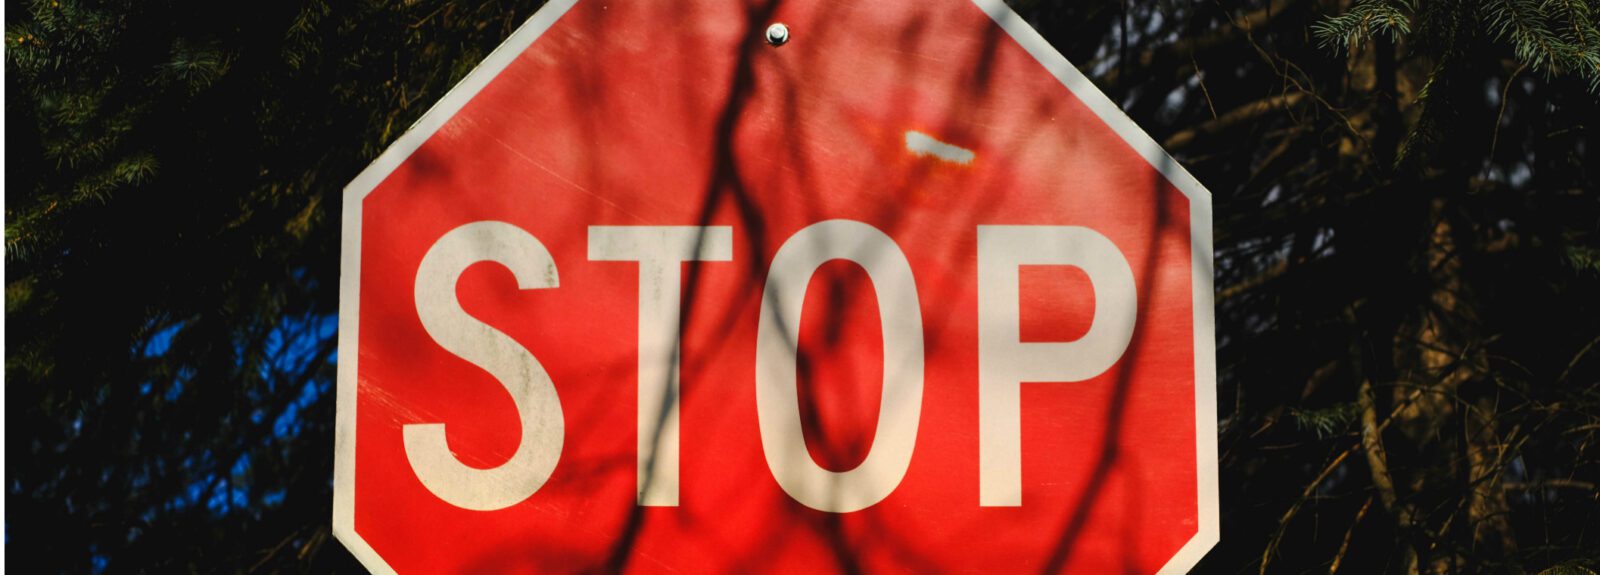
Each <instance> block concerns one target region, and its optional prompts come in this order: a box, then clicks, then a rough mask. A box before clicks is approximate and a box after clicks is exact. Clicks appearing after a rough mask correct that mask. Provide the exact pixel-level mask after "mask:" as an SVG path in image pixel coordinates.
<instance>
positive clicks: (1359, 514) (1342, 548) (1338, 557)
mask: <svg viewBox="0 0 1600 575" xmlns="http://www.w3.org/2000/svg"><path fill="white" fill-rule="evenodd" d="M1371 507H1372V496H1371V495H1368V496H1367V502H1366V503H1362V504H1361V509H1360V510H1358V511H1356V518H1355V519H1352V520H1351V521H1350V528H1349V529H1347V530H1345V532H1344V542H1343V543H1340V544H1339V552H1338V553H1337V554H1335V555H1334V556H1333V564H1332V565H1329V566H1328V575H1333V574H1334V573H1336V572H1338V571H1339V562H1340V561H1343V560H1344V553H1345V552H1346V551H1349V550H1350V537H1351V536H1352V535H1355V533H1356V526H1357V525H1360V524H1361V518H1363V517H1366V516H1367V509H1369V508H1371Z"/></svg>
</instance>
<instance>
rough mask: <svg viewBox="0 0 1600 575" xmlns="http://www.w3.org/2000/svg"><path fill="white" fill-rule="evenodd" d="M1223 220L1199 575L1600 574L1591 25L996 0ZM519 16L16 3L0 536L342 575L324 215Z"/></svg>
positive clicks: (116, 557)
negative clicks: (335, 530) (1169, 157)
mask: <svg viewBox="0 0 1600 575" xmlns="http://www.w3.org/2000/svg"><path fill="white" fill-rule="evenodd" d="M1014 6H1015V7H1016V8H1017V9H1018V10H1019V11H1020V12H1022V13H1023V14H1024V16H1026V17H1027V18H1028V19H1029V21H1030V22H1031V23H1032V24H1033V25H1034V26H1035V27H1036V28H1038V29H1039V30H1040V31H1041V33H1043V34H1044V35H1045V37H1046V38H1047V39H1049V40H1050V41H1051V43H1052V44H1054V45H1055V46H1056V47H1057V48H1058V49H1060V50H1061V51H1062V52H1063V53H1065V54H1066V55H1067V57H1068V58H1069V59H1071V60H1072V61H1073V62H1076V63H1078V64H1080V65H1081V66H1082V67H1083V69H1084V71H1085V72H1086V73H1088V74H1089V75H1090V76H1091V78H1093V79H1095V81H1096V83H1097V84H1098V85H1099V86H1101V88H1102V89H1103V90H1105V91H1106V92H1107V93H1108V94H1109V95H1111V96H1112V97H1113V99H1114V100H1116V101H1118V102H1119V103H1120V104H1121V105H1122V107H1123V109H1124V110H1125V111H1127V112H1128V114H1129V115H1130V116H1132V117H1133V118H1134V119H1135V120H1136V121H1138V122H1139V123H1140V125H1141V126H1143V127H1145V129H1146V130H1148V131H1149V132H1150V133H1151V134H1152V135H1154V136H1156V138H1157V139H1158V140H1160V141H1163V143H1164V144H1165V145H1166V147H1167V148H1168V149H1169V150H1170V151H1172V152H1173V154H1174V155H1175V156H1176V157H1177V158H1178V159H1179V160H1180V161H1182V162H1183V163H1184V164H1185V165H1186V166H1187V167H1188V168H1189V169H1190V170H1191V171H1192V172H1193V173H1194V174H1195V175H1196V176H1197V177H1198V178H1199V179H1200V180H1201V181H1202V182H1204V183H1205V184H1206V185H1207V187H1208V188H1210V190H1211V191H1212V193H1213V194H1215V198H1214V200H1215V202H1216V223H1215V228H1216V236H1217V237H1216V248H1217V254H1216V261H1217V264H1218V265H1217V286H1218V293H1217V301H1218V316H1217V317H1218V322H1217V326H1218V342H1219V346H1218V353H1219V371H1220V373H1219V385H1220V389H1219V397H1220V400H1221V413H1220V414H1219V415H1220V416H1221V417H1222V418H1223V420H1222V421H1223V424H1222V428H1221V431H1222V437H1221V443H1220V445H1221V450H1222V462H1221V463H1222V466H1221V467H1222V474H1223V477H1222V486H1223V501H1222V503H1223V540H1222V544H1221V545H1220V546H1219V547H1218V548H1217V549H1216V550H1214V551H1213V552H1212V553H1211V555H1210V556H1209V557H1208V558H1207V559H1206V560H1205V562H1203V563H1202V564H1201V566H1200V570H1202V571H1211V572H1242V571H1251V572H1303V571H1316V572H1322V571H1328V572H1335V571H1344V572H1351V573H1367V572H1380V571H1387V572H1456V571H1461V572H1517V571H1538V570H1542V569H1546V568H1550V567H1553V566H1560V567H1561V568H1566V569H1580V568H1584V566H1587V568H1588V569H1600V567H1597V566H1596V562H1597V561H1600V532H1595V529H1594V526H1595V525H1600V515H1597V513H1596V512H1597V511H1600V498H1597V495H1596V493H1597V488H1596V482H1597V481H1600V463H1597V461H1600V460H1597V457H1596V452H1597V449H1600V447H1597V440H1600V436H1597V434H1600V350H1597V349H1596V347H1597V344H1600V190H1597V186H1596V181H1597V176H1600V173H1597V171H1600V145H1597V143H1596V142H1595V140H1594V137H1593V135H1592V134H1593V131H1592V130H1593V128H1592V127H1591V126H1590V124H1592V123H1594V122H1595V120H1596V119H1597V118H1600V103H1597V97H1596V91H1597V90H1600V33H1597V30H1596V27H1595V18H1596V17H1597V16H1600V12H1597V10H1600V6H1597V3H1596V2H1595V1H1594V0H1482V1H1477V0H1433V1H1424V0H1357V1H1354V2H1349V1H1335V0H1277V1H1272V2H1266V1H1261V0H1257V1H1251V2H1242V3H1231V2H1230V3H1222V2H1206V1H1200V2H1182V3H1180V2H1171V1H1170V0H1117V1H1101V0H1089V1H1084V0H1074V1H1059V2H1047V1H1028V0H1019V1H1017V2H1014ZM536 7H537V6H536V5H534V3H531V2H509V1H508V2H454V1H448V0H416V1H414V2H366V1H357V2H323V1H317V0H302V1H296V2H278V3H268V4H264V5H259V6H257V5H252V6H249V7H248V8H247V9H243V8H241V7H238V6H232V5H227V4H217V3H202V2H195V1H192V0H187V1H186V0H145V1H137V2H136V1H132V0H36V1H28V2H22V1H17V0H11V1H8V3H7V9H8V16H7V22H6V34H5V43H6V64H5V65H6V72H5V81H6V119H7V121H8V124H7V131H6V144H7V150H8V151H7V156H6V161H7V163H8V165H7V169H6V176H5V177H6V181H5V183H6V192H7V193H6V200H5V201H6V225H5V246H6V247H5V249H6V255H5V257H6V263H7V268H6V278H5V281H6V327H7V331H8V335H9V336H10V338H9V340H8V343H9V347H8V348H7V351H6V366H5V375H6V383H5V389H6V391H5V393H6V402H7V403H6V405H7V410H8V413H7V416H8V421H9V426H10V427H9V428H8V429H7V445H6V457H7V477H6V483H5V485H6V498H7V509H8V511H7V517H6V538H7V544H8V551H9V552H10V559H11V561H13V562H15V564H16V565H17V566H21V565H23V564H26V565H28V566H29V567H30V568H32V567H35V566H42V567H44V568H45V569H46V570H60V571H73V572H81V571H101V570H113V571H157V572H165V571H212V570H224V571H254V570H306V569H310V570H328V569H337V570H353V569H356V568H357V567H356V566H355V564H354V563H353V562H352V561H351V560H350V558H349V557H348V556H347V554H346V553H345V552H344V551H343V549H342V548H341V547H340V546H339V545H338V544H336V543H333V544H330V541H329V533H328V520H329V516H330V513H329V510H328V506H329V502H330V500H331V485H330V477H331V466H332V446H333V441H332V426H333V399H332V396H331V394H329V393H328V392H329V391H330V390H331V388H332V385H333V381H332V379H333V375H332V364H333V362H334V361H336V350H335V348H334V343H335V339H334V326H335V324H336V321H335V319H334V318H335V314H336V313H337V296H336V292H337V288H336V286H337V278H338V272H337V269H338V253H337V249H336V246H337V245H338V233H339V230H338V222H339V213H338V211H339V206H340V202H339V197H340V190H341V188H342V187H343V185H344V184H345V183H346V182H348V181H349V180H350V178H352V177H353V176H354V175H355V174H356V173H357V172H358V171H359V170H360V169H361V168H362V167H363V166H364V165H365V164H366V163H367V162H368V161H370V160H371V159H372V158H373V157H375V156H376V155H377V153H378V152H379V151H381V150H382V149H383V147H384V146H385V145H386V144H387V143H388V142H391V141H392V140H394V139H395V138H396V137H397V136H398V135H399V134H400V133H401V132H403V131H404V129H405V127H406V126H409V125H410V123H411V122H412V121H413V120H415V119H416V118H417V117H419V116H420V115H421V113H422V112H423V110H424V109H426V107H427V106H428V105H430V104H432V103H433V102H434V101H436V100H437V99H438V98H439V97H440V96H441V95H442V94H443V93H444V91H445V90H447V89H448V88H449V87H450V86H451V85H453V84H454V82H455V81H456V80H457V79H459V78H460V77H461V76H462V75H464V74H465V73H466V72H467V71H468V70H470V69H471V67H472V66H473V65H475V64H476V63H477V62H478V61H479V60H480V59H481V58H482V57H483V56H484V55H485V54H487V52H488V50H490V49H492V48H493V47H494V46H495V45H497V44H499V42H500V41H501V40H503V39H504V38H505V37H506V36H507V35H508V34H509V33H510V31H511V30H512V29H513V28H514V27H515V26H516V25H518V24H520V23H521V22H522V21H523V20H524V19H526V18H527V16H528V15H530V14H531V13H532V12H533V10H534V9H536Z"/></svg>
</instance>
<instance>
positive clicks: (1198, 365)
mask: <svg viewBox="0 0 1600 575" xmlns="http://www.w3.org/2000/svg"><path fill="white" fill-rule="evenodd" d="M577 1H578V0H551V1H550V2H548V3H546V4H545V5H544V6H542V7H540V8H539V10H538V11H536V12H534V14H533V16H532V17H530V18H528V20H527V21H526V22H524V23H523V24H522V25H521V26H519V27H517V29H516V31H515V32H512V34H511V37H509V38H507V39H506V41H505V42H504V43H502V44H500V46H498V47H496V48H495V49H494V51H493V52H491V53H490V54H489V56H488V57H486V58H484V60H483V62H481V63H479V64H478V66H477V67H476V68H473V70H472V72H471V73H469V74H467V76H466V77H465V78H463V79H462V80H461V82H459V83H457V84H456V85H455V87H453V88H451V89H450V91H449V93H446V94H445V96H444V98H442V99H440V100H439V102H438V103H436V104H434V105H433V107H432V108H429V109H428V111H427V112H426V113H424V114H423V115H422V118H420V119H418V120H417V122H416V123H415V124H413V125H412V126H411V127H410V128H409V129H407V130H406V132H405V133H404V134H402V135H401V136H400V138H399V139H397V140H396V141H395V142H394V144H392V145H390V146H389V147H388V148H387V149H385V150H384V151H383V153H382V154H380V155H379V156H378V158H377V159H376V160H374V161H373V162H372V164H371V165H369V166H367V168H366V169H365V170H362V171H361V173H360V174H359V175H357V176H356V178H355V179H354V180H352V181H351V182H350V184H349V185H348V186H345V189H344V217H343V221H342V223H341V225H342V230H341V232H340V235H341V240H340V241H341V249H340V251H341V256H340V264H339V349H340V350H343V351H344V352H345V353H343V354H340V357H339V362H338V391H337V393H336V396H335V402H336V415H335V431H334V471H333V535H334V537H335V538H337V539H338V540H339V541H340V542H341V543H343V544H344V545H345V547H346V548H347V549H349V550H350V552H351V554H353V555H355V557H356V559H357V560H359V561H360V562H361V564H362V565H363V566H365V567H366V568H367V569H368V570H370V571H372V572H374V573H394V572H395V571H394V568H392V567H390V566H389V564H388V563H387V562H385V561H384V560H383V558H382V557H381V556H379V555H378V553H377V551H376V550H374V549H373V548H372V546H371V545H368V544H367V542H366V540H364V539H362V538H361V535H360V534H359V533H357V532H356V529H355V464H356V398H357V389H358V388H359V380H358V374H359V372H358V371H357V369H356V361H357V356H358V353H357V352H356V350H357V349H358V342H359V341H360V340H359V339H358V335H357V329H358V327H359V325H360V322H359V321H358V320H359V318H360V304H361V301H360V296H361V203H362V201H363V200H364V199H366V196H367V194H370V193H372V191H373V190H374V189H376V188H377V187H378V184H380V183H382V182H383V181H384V180H385V179H386V178H388V177H389V174H390V173H392V172H393V171H394V170H395V169H396V168H398V167H399V166H400V164H402V163H404V162H405V160H406V159H407V158H409V157H410V156H411V154H412V153H413V152H415V151H416V150H417V148H419V147H421V146H422V144H423V143H424V142H427V141H428V139H429V138H431V137H432V136H433V134H434V133H435V132H437V131H438V130H439V128H440V127H442V126H443V125H444V124H445V122H447V121H449V120H450V118H452V117H454V116H455V115H456V113H458V112H460V111H461V108H463V107H465V106H466V105H467V102H470V101H471V100H472V98H473V97H474V96H476V95H477V94H478V92H479V91H480V90H482V89H483V87H484V86H487V85H488V84H489V82H490V81H492V80H493V79H494V78H495V77H496V76H499V75H500V72H502V71H504V70H505V68H506V67H507V66H509V65H511V63H512V62H514V61H516V59H517V58H518V57H519V56H521V55H522V54H523V53H524V52H526V51H527V49H528V47H529V46H532V45H533V43H534V41H536V40H538V39H539V37H540V36H543V35H544V33H545V32H546V31H548V30H549V29H550V27H551V26H552V25H553V24H555V22H556V21H557V20H559V19H560V18H561V17H562V16H563V15H565V14H566V13H567V10H569V9H570V8H572V6H573V5H574V4H576V3H577ZM972 2H973V3H974V4H976V5H977V6H978V8H979V9H981V10H983V11H984V13H986V14H988V15H989V17H990V18H991V19H993V20H994V22H995V24H997V25H999V26H1000V28H1001V29H1003V30H1005V31H1006V33H1007V34H1009V35H1010V36H1011V39H1012V40H1014V41H1015V42H1017V44H1019V45H1021V46H1022V48H1023V49H1024V50H1026V51H1027V52H1028V54H1030V55H1032V56H1033V58H1034V60H1036V61H1037V62H1038V63H1039V64H1040V65H1041V66H1043V67H1044V68H1045V69H1046V70H1047V71H1049V72H1050V73H1051V74H1052V75H1054V76H1055V77H1056V80H1058V81H1060V82H1061V85H1062V86H1065V87H1066V88H1067V90H1068V91H1070V92H1072V94H1073V95H1074V96H1076V97H1077V98H1078V100H1080V101H1081V102H1083V104H1084V105H1085V106H1087V107H1088V108H1089V109H1090V110H1091V111H1093V112H1094V114H1095V115H1096V116H1098V117H1099V118H1100V120H1101V121H1103V122H1105V123H1106V125H1108V126H1110V127H1111V129H1112V131H1114V132H1116V134H1117V135H1118V136H1120V137H1121V138H1122V140H1123V141H1124V142H1126V143H1127V144H1128V146H1129V147H1131V148H1133V149H1134V151H1136V152H1138V153H1139V155H1140V156H1141V157H1143V158H1144V159H1145V161H1147V162H1149V163H1150V166H1151V167H1153V168H1155V169H1156V170H1157V171H1159V172H1161V174H1162V175H1163V176H1164V177H1166V178H1167V180H1168V181H1169V182H1171V183H1172V185H1173V186H1174V187H1176V188H1177V189H1178V191H1180V192H1182V193H1183V194H1184V195H1185V196H1187V197H1188V199H1189V214H1190V216H1189V227H1190V248H1191V251H1192V254H1193V257H1192V263H1191V268H1192V271H1193V285H1192V287H1191V290H1192V292H1193V294H1194V300H1193V307H1194V354H1195V362H1194V367H1195V396H1194V403H1195V457H1196V458H1197V459H1196V474H1197V482H1196V483H1197V488H1198V493H1197V495H1198V499H1197V501H1198V502H1199V525H1198V528H1197V531H1196V533H1195V535H1194V536H1193V537H1192V538H1191V539H1190V540H1189V541H1188V543H1186V544H1184V546H1183V547H1182V548H1180V549H1179V550H1178V552H1177V554H1175V555H1173V556H1172V558H1171V559H1170V560H1168V561H1167V563H1166V564H1165V565H1163V566H1162V568H1161V570H1160V571H1159V573H1164V574H1165V573H1186V572H1188V570H1189V569H1191V568H1193V567H1194V566H1195V564H1197V563H1199V562H1200V559H1201V558H1203V557H1205V555H1206V553H1207V552H1208V551H1210V550H1211V548H1212V547H1213V546H1215V545H1216V543H1217V541H1218V540H1219V539H1220V537H1221V526H1220V506H1219V503H1218V488H1219V485H1218V478H1217V390H1216V386H1217V382H1216V339H1215V317H1214V313H1215V312H1214V308H1213V305H1214V301H1213V292H1212V289H1213V287H1212V251H1211V250H1212V244H1211V237H1212V236H1211V192H1209V191H1207V190H1206V188H1205V187H1204V186H1202V185H1201V184H1200V182H1199V181H1198V180H1196V179H1195V178H1194V176H1192V175H1190V174H1189V172H1188V170H1185V169H1184V168H1183V166H1181V165H1179V164H1178V162H1177V161H1176V160H1174V159H1173V158H1172V156H1170V155H1168V154H1167V152H1166V150H1163V149H1162V148H1161V145H1160V144H1158V143H1156V141H1155V140H1154V139H1152V138H1151V137H1150V135H1149V134H1146V133H1145V132H1144V130H1142V129H1140V128H1139V126H1138V124H1135V123H1134V122H1133V120H1132V119H1130V118H1128V116H1127V114H1125V113H1123V111H1122V109H1121V108H1119V107H1118V106H1117V105H1116V103H1114V102H1112V101H1111V99H1110V98H1107V97H1106V95H1105V94H1104V93H1102V92H1101V91H1100V90H1099V89H1098V88H1096V87H1095V86H1094V83H1093V82H1090V81H1089V79H1088V78H1086V77H1084V75H1083V73H1081V72H1079V71H1078V69H1077V67H1075V66H1073V65H1072V63H1071V62H1068V61H1067V59H1066V57H1064V56H1062V55H1061V53H1060V52H1057V51H1056V49H1055V48H1054V47H1052V46H1051V45H1050V43H1049V42H1047V41H1045V39H1044V37H1042V36H1040V35H1039V33H1038V32H1037V31H1035V30H1034V29H1033V27H1031V26H1029V25H1028V23H1027V22H1026V21H1024V20H1023V19H1022V17H1021V16H1019V15H1017V13H1016V12H1015V11H1013V10H1011V8H1010V7H1009V6H1006V4H1005V2H1003V1H1002V0H972Z"/></svg>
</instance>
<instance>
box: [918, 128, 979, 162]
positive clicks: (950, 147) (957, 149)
mask: <svg viewBox="0 0 1600 575" xmlns="http://www.w3.org/2000/svg"><path fill="white" fill-rule="evenodd" d="M906 149H907V150H910V151H911V153H913V154H916V155H918V156H933V157H935V158H938V159H941V160H944V161H946V162H952V163H956V164H961V165H963V166H965V165H968V164H971V163H972V160H973V158H976V157H978V155H977V154H974V153H972V150H968V149H966V148H963V147H961V146H957V145H955V144H946V143H944V142H941V141H939V140H937V139H935V138H934V137H933V136H929V135H927V134H924V133H922V132H918V131H916V130H906Z"/></svg>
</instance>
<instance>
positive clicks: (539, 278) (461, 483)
mask: <svg viewBox="0 0 1600 575" xmlns="http://www.w3.org/2000/svg"><path fill="white" fill-rule="evenodd" d="M343 218H344V221H343V228H344V232H343V233H344V239H343V242H344V244H343V263H342V273H341V280H342V284H341V304H340V305H341V316H340V342H339V343H340V349H341V350H342V351H343V353H341V354H340V361H339V391H338V398H337V402H338V433H337V445H336V453H337V465H336V472H335V477H334V488H335V489H334V517H333V525H334V532H335V533H336V535H337V536H338V537H339V539H340V540H341V541H343V542H344V544H345V545H346V546H347V547H349V548H350V550H351V551H352V552H354V553H355V555H356V556H357V557H358V558H360V560H361V561H362V562H363V564H365V565H366V566H367V567H368V568H370V569H372V570H374V571H403V572H419V573H431V572H474V573H475V572H483V571H508V570H517V571H526V570H544V571H591V570H604V571H614V570H645V571H667V570H674V571H714V572H743V571H751V570H770V569H774V568H782V569H785V570H795V571H802V570H804V571H811V570H818V569H820V570H832V571H855V570H872V571H877V570H899V571H906V570H914V571H998V572H1014V571H1023V570H1026V571H1040V570H1044V571H1071V572H1087V573H1102V572H1157V571H1179V572H1181V571H1184V570H1186V569H1188V568H1189V567H1191V566H1192V565H1193V564H1194V563H1195V562H1196V561H1198V560H1199V559H1200V557H1201V556H1203V555H1204V553H1205V552H1206V551H1207V550H1208V549H1209V548H1210V547H1211V546H1212V545H1213V544H1214V543H1215V542H1216V540H1217V537H1218V524H1217V521H1218V511H1217V478H1216V445H1215V437H1216V416H1215V413H1216V411H1215V395H1214V385H1215V367H1214V348H1213V345H1214V344H1213V336H1212V299H1211V294H1212V291H1211V261H1212V258H1211V235H1210V234H1211V231H1210V195H1209V193H1208V192H1206V190H1205V189H1204V188H1202V187H1201V186H1200V185H1199V184H1198V183H1197V182H1196V181H1195V180H1194V179H1193V178H1192V177H1191V176H1189V175H1188V173H1187V172H1185V171H1184V170H1183V168H1182V167H1180V166H1178V165H1177V164H1176V163H1175V162H1173V161H1172V159H1171V158H1170V157H1168V156H1167V155H1166V154H1165V152H1163V151H1162V150H1161V149H1160V148H1159V146H1157V145H1156V143H1155V142H1154V141H1152V140H1151V139H1150V138H1149V137H1148V136H1147V135H1145V134H1144V133H1143V132H1142V131H1140V130H1139V128H1138V127H1137V126H1135V125H1134V124H1133V123H1132V122H1131V121H1130V120H1128V118H1127V117H1126V116H1124V115H1123V114H1122V113H1121V111H1119V110H1118V108H1117V106H1116V105H1115V104H1114V103H1112V102H1111V101H1110V100H1108V99H1107V98H1106V97H1105V96H1104V95H1102V94H1101V93H1100V92H1099V91H1097V90H1096V89H1095V88H1094V87H1093V86H1092V85H1091V84H1090V83H1089V81H1088V80H1086V79H1085V78H1084V77H1083V76H1082V75H1081V74H1080V73H1079V72H1078V71H1077V70H1076V69H1075V68H1074V67H1073V66H1072V65H1071V64H1069V63H1068V62H1067V61H1066V60H1065V59H1064V58H1063V57H1062V56H1061V55H1059V54H1058V53H1056V52H1055V51H1054V50H1053V49H1052V48H1050V46H1049V45H1048V44H1046V43H1045V41H1044V40H1043V39H1042V38H1040V37H1039V36H1038V35H1037V34H1036V33H1035V32H1034V31H1033V30H1032V29H1031V28H1029V27H1028V25H1027V24H1026V23H1025V22H1023V21H1022V20H1021V19H1020V18H1019V17H1018V16H1017V15H1016V14H1014V13H1012V12H1011V11H1010V9H1009V8H1007V7H1006V6H1005V5H1004V4H1002V3H1001V2H1000V1H999V0H978V1H977V2H976V3H969V2H967V1H965V0H940V1H937V2H929V1H911V0H902V1H898V2H892V1H883V2H869V3H857V4H847V3H835V2H823V1H811V0H805V1H801V0H795V1H789V2H782V3H781V4H779V3H773V4H764V5H759V6H755V5H752V4H751V3H748V2H736V1H729V0H694V1H685V2H674V3H648V2H622V3H609V2H603V1H599V0H587V1H584V2H574V1H571V0H567V1H552V2H551V3H550V4H549V5H547V6H545V7H544V8H542V9H541V10H540V11H539V12H538V13H537V14H535V15H534V16H533V18H531V19H530V20H529V21H528V22H527V23H526V24H524V25H523V26H522V27H521V28H519V29H518V30H517V31H516V32H515V33H514V34H513V35H512V36H511V38H510V39H508V40H507V41H506V42H505V44H504V45H502V46H500V48H499V49H497V50H496V51H495V52H494V53H492V54H491V55H490V56H489V57H488V58H487V59H485V60H484V61H483V63H482V64H480V65H479V66H478V68H477V69H476V70H474V71H473V72H472V73H471V74H470V75H468V76H467V77H466V78H465V79H464V80H462V81H461V83H460V84H459V85H457V86H456V87H455V88H454V89H453V90H452V91H451V92H450V93H449V94H448V95H447V96H445V98H444V99H443V100H442V101H440V102H439V103H438V104H436V105H435V106H434V107H433V109H431V110H430V111H429V112H428V113H427V114H426V115H425V116H423V118H422V119H421V120H420V121H419V122H418V123H417V124H416V125H415V126H413V127H412V128H411V129H410V130H409V131H408V132H407V133H406V134H405V135H403V136H402V137H401V138H400V139H399V140H398V141H397V142H396V143H395V144H394V145H393V146H392V147H391V148H389V149H388V150H387V151H386V152H384V153H383V154H382V155H381V156H380V157H379V158H378V159H377V161H375V162H374V163H373V165H372V166H371V167H369V168H368V169H367V170H366V171H364V172H362V173H361V174H360V175H359V176H358V177H357V178H356V179H355V181H354V182H352V183H351V184H350V186H349V187H348V188H347V190H346V192H345V200H344V215H343Z"/></svg>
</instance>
